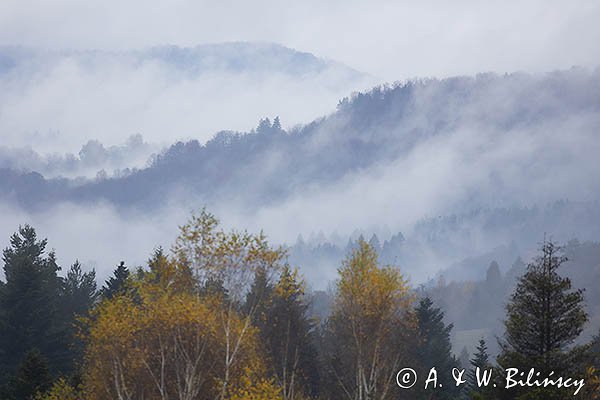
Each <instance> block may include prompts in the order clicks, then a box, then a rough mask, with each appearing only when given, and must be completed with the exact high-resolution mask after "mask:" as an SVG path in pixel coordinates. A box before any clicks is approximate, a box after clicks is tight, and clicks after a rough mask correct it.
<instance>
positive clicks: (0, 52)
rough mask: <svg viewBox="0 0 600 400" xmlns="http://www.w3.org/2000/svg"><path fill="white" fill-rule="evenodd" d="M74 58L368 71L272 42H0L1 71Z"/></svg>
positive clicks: (302, 71) (197, 68)
mask: <svg viewBox="0 0 600 400" xmlns="http://www.w3.org/2000/svg"><path fill="white" fill-rule="evenodd" d="M64 59H71V60H73V61H76V62H79V63H81V64H82V65H85V66H87V67H89V68H94V66H95V64H96V63H99V62H100V63H102V62H104V63H106V62H111V61H117V60H118V61H124V62H127V63H130V64H141V63H150V62H157V63H161V64H163V65H165V66H168V67H172V68H176V69H178V70H180V71H182V72H186V73H191V74H200V73H208V72H211V71H215V70H219V71H229V72H234V73H240V72H251V71H252V72H257V71H259V72H261V73H284V74H289V75H300V76H302V75H306V74H311V73H319V72H322V71H324V70H325V69H327V68H335V69H336V72H337V73H339V74H341V75H346V76H347V77H348V78H352V77H358V76H360V75H364V74H363V73H361V72H359V71H357V70H355V69H353V68H350V67H348V66H346V65H344V64H342V63H339V62H335V61H329V60H325V59H323V58H319V57H317V56H315V55H313V54H311V53H307V52H302V51H297V50H294V49H291V48H289V47H285V46H282V45H279V44H276V43H269V42H227V43H214V44H201V45H197V46H194V47H180V46H175V45H164V46H155V47H150V48H146V49H142V50H123V51H105V50H37V49H35V48H29V47H19V46H0V74H3V73H5V74H6V73H10V72H11V71H13V70H18V69H19V68H24V67H26V68H27V69H29V70H33V69H43V68H45V67H47V65H48V64H52V63H56V62H59V61H61V60H64Z"/></svg>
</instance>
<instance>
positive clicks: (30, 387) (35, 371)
mask: <svg viewBox="0 0 600 400" xmlns="http://www.w3.org/2000/svg"><path fill="white" fill-rule="evenodd" d="M51 386H52V378H51V377H50V371H49V369H48V363H47V362H46V360H45V359H44V357H43V356H42V355H41V353H40V352H39V351H37V350H31V351H30V352H29V353H27V355H26V356H25V359H24V360H23V362H22V363H21V365H20V366H19V369H18V370H17V374H16V377H15V380H14V384H13V391H12V398H13V399H15V400H34V399H35V398H36V395H38V394H41V393H44V392H45V391H46V390H48V389H50V387H51Z"/></svg>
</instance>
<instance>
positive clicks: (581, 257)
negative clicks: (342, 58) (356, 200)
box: [0, 210, 600, 400]
mask: <svg viewBox="0 0 600 400" xmlns="http://www.w3.org/2000/svg"><path fill="white" fill-rule="evenodd" d="M47 244H48V242H47V240H46V239H40V238H38V237H37V234H36V231H35V229H34V228H33V227H31V226H28V225H25V226H22V227H20V228H19V230H18V231H17V232H16V233H15V234H14V235H13V236H12V237H11V239H10V245H9V246H8V247H7V248H6V249H4V252H3V261H4V276H5V280H4V282H2V284H1V286H0V313H1V315H2V319H1V321H2V324H1V325H0V351H1V352H2V358H1V365H0V371H1V375H0V376H1V382H0V383H1V390H2V398H3V399H7V400H12V399H15V400H29V399H35V400H42V399H43V400H50V399H52V400H58V399H61V400H75V399H89V400H95V399H107V400H109V399H110V400H114V399H174V398H177V399H190V400H191V399H221V400H225V399H237V400H241V399H245V400H250V399H253V400H259V399H263V400H275V399H284V400H295V399H296V400H299V399H356V400H363V399H365V400H366V399H392V398H394V399H397V398H406V399H431V398H436V399H459V398H473V399H562V398H565V399H566V398H572V397H573V392H574V390H576V389H577V388H574V387H570V388H566V387H563V388H558V387H554V386H550V387H535V388H533V389H532V388H527V387H521V386H515V387H512V388H510V389H505V388H504V386H503V385H502V384H501V382H502V381H503V380H504V379H508V378H507V374H510V370H511V368H518V369H519V370H521V371H528V370H529V369H530V368H536V371H538V372H540V373H541V374H542V376H547V375H548V374H549V373H550V370H552V371H554V373H556V374H557V376H559V375H560V376H565V377H566V376H570V377H572V378H573V379H578V380H582V381H581V382H583V383H582V385H581V388H579V390H577V394H578V396H579V397H578V398H585V399H588V398H589V399H595V398H597V396H598V394H599V393H600V376H599V375H598V368H600V334H599V333H598V331H596V332H595V335H593V336H592V337H590V338H589V339H586V340H581V338H580V335H581V333H582V332H583V330H584V329H585V328H586V327H587V326H588V325H589V323H590V316H592V315H593V314H594V313H597V311H598V304H600V302H598V300H599V299H598V298H597V296H598V293H595V292H593V291H591V290H590V291H583V290H582V289H581V286H580V285H581V284H583V283H587V284H589V283H590V281H589V280H590V279H597V276H595V275H594V274H596V275H597V271H598V268H597V262H598V261H597V260H598V259H599V258H598V253H599V252H600V245H598V244H594V243H577V242H571V243H568V244H567V245H565V246H564V247H561V246H558V245H557V244H556V243H554V242H552V241H551V240H544V241H543V242H542V243H541V244H540V248H539V250H538V252H537V254H536V255H534V256H533V257H532V258H531V260H528V263H527V264H525V263H524V262H519V263H517V264H515V265H514V266H513V267H512V268H511V269H510V270H509V271H508V272H507V273H506V274H505V275H504V276H503V275H502V273H501V272H500V267H499V266H498V265H497V264H492V265H491V266H490V267H489V268H488V272H487V277H486V280H485V281H482V282H479V283H475V284H464V285H462V286H461V285H446V284H444V283H440V284H438V285H437V286H435V287H430V288H418V287H411V285H410V283H409V282H408V281H407V279H406V277H405V276H404V275H403V271H402V268H399V267H398V266H394V265H389V264H387V263H385V262H382V260H381V257H380V256H379V255H378V249H377V248H376V243H374V241H371V243H368V242H367V241H365V240H363V239H362V238H359V239H358V240H357V241H356V242H355V243H354V244H353V245H352V246H351V248H349V249H348V251H347V254H345V256H344V257H343V258H342V259H340V260H339V263H338V275H337V277H336V279H335V281H334V282H333V286H332V287H331V290H330V293H329V296H330V304H329V305H328V311H327V312H326V313H319V312H316V310H317V309H318V307H316V306H317V304H315V303H317V302H319V301H321V303H322V299H321V300H319V293H314V292H311V291H310V289H309V288H308V287H307V286H306V284H305V282H304V280H303V278H302V275H301V274H300V271H301V270H299V269H297V268H296V267H295V266H292V265H290V264H289V258H288V256H287V254H286V249H284V248H282V247H276V246H273V245H271V244H269V242H268V241H267V238H266V237H265V236H264V234H262V233H260V234H252V233H249V232H247V231H237V230H225V229H224V228H223V227H222V226H221V224H220V222H219V220H218V219H217V218H216V217H215V216H214V215H212V214H210V213H209V212H207V211H206V210H202V211H200V212H198V213H196V214H193V215H192V216H191V218H190V219H189V220H188V222H187V223H186V224H184V225H182V226H181V227H180V230H179V235H178V237H177V238H175V240H174V242H173V245H172V247H171V249H170V250H168V251H167V250H164V249H162V248H157V249H156V250H155V251H154V253H153V254H151V255H150V256H149V259H148V262H147V263H146V265H144V266H135V267H131V266H128V265H126V263H125V262H120V263H119V264H118V265H117V266H116V268H115V270H114V273H113V275H112V276H111V277H110V278H109V279H108V280H107V281H106V282H105V283H104V284H103V285H101V284H99V283H98V282H96V277H95V272H94V271H93V270H86V268H85V267H84V266H82V265H81V264H80V263H79V262H78V261H74V263H73V264H72V265H71V266H70V267H68V268H66V270H65V271H64V272H60V271H61V267H60V266H59V265H57V261H56V254H55V252H54V251H48V249H47ZM568 260H570V261H568ZM300 267H301V266H300ZM586 271H587V272H586ZM585 273H587V274H588V275H587V276H586V275H581V274H585ZM571 276H572V278H571ZM596 287H597V286H596ZM596 292H597V291H596ZM503 296H505V297H506V304H505V307H503V308H502V313H503V318H502V319H503V323H502V325H501V326H500V327H499V328H498V330H497V332H498V337H497V338H495V337H491V336H489V335H487V336H486V335H481V336H479V337H475V338H473V339H472V340H473V342H472V343H469V348H471V349H472V350H471V351H467V350H466V349H463V350H462V351H461V353H460V355H459V356H457V355H456V354H457V351H456V349H453V348H452V341H451V338H452V336H453V331H454V330H455V329H456V326H455V325H454V323H455V322H456V323H457V325H460V326H462V327H466V328H470V327H472V326H468V324H477V322H475V321H478V320H481V321H482V322H484V320H485V318H490V317H489V316H487V315H484V314H476V313H473V312H471V311H470V310H469V309H468V305H469V304H473V303H474V302H485V305H484V309H487V308H488V306H489V311H490V313H491V314H492V313H495V312H496V311H494V310H493V309H494V308H500V307H501V304H502V301H501V300H500V299H501V298H502V297H503ZM548 301H550V302H551V303H548ZM321 305H322V304H321ZM463 306H466V307H463ZM444 310H446V312H444ZM498 312H499V311H498ZM461 313H462V314H461ZM494 315H495V314H494ZM596 315H597V314H596ZM593 318H597V317H593ZM473 326H476V325H473ZM490 347H495V348H498V351H497V352H490V350H489V349H490ZM459 351H460V350H459ZM434 366H435V367H436V368H437V371H438V374H439V378H438V379H439V382H440V383H443V385H438V386H434V387H431V386H430V387H428V388H427V389H425V387H424V386H422V383H423V381H424V380H425V379H424V377H425V376H427V375H428V372H427V371H430V369H431V368H432V367H434ZM406 367H410V368H413V369H414V370H415V371H416V373H417V374H418V376H419V377H420V379H421V381H420V383H419V384H418V385H415V386H413V387H412V388H410V389H405V390H402V389H401V388H400V386H399V384H400V383H402V382H403V381H402V382H401V381H400V380H399V379H400V378H398V376H399V372H400V371H401V370H402V369H403V368H406ZM453 368H458V369H459V370H462V369H464V370H465V375H464V376H465V379H464V383H463V384H461V385H460V386H456V385H454V384H453V383H454V379H455V378H453V375H452V371H453ZM477 368H479V369H480V370H483V369H486V370H489V371H492V378H491V379H492V381H491V382H493V383H494V384H497V385H491V384H490V385H479V384H478V383H477V382H478V379H479V378H478V373H477ZM544 374H545V375H544ZM402 379H403V378H402Z"/></svg>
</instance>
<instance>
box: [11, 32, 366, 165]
mask: <svg viewBox="0 0 600 400" xmlns="http://www.w3.org/2000/svg"><path fill="white" fill-rule="evenodd" d="M2 62H4V65H5V67H4V68H2V67H3V65H2ZM228 63H229V64H232V65H228ZM375 82H376V80H375V79H374V78H372V77H370V76H368V75H366V74H361V73H359V72H357V71H354V70H352V69H351V68H349V67H346V66H343V65H341V64H337V63H334V62H330V61H325V60H319V59H318V58H316V57H314V56H312V55H308V54H306V53H300V52H295V51H293V50H291V49H286V48H284V47H281V46H276V45H271V44H268V43H239V44H236V43H231V44H221V45H215V46H204V47H198V48H190V49H185V48H178V47H159V48H150V49H141V50H139V51H138V50H136V51H133V50H132V51H125V52H102V51H93V49H92V50H90V51H84V52H73V51H57V52H48V51H44V50H38V49H29V48H14V47H11V48H4V49H2V48H0V110H1V111H2V118H0V134H1V136H2V143H1V145H2V146H4V147H11V148H32V149H33V150H34V151H36V152H38V153H41V154H52V153H66V152H71V153H76V152H77V151H79V149H80V147H81V146H82V145H84V144H85V143H86V142H88V141H89V140H98V141H100V142H101V143H103V144H104V145H105V146H113V145H117V144H121V143H123V142H125V141H126V139H127V138H128V137H130V136H131V135H135V134H140V135H142V136H143V138H144V140H145V141H146V142H148V143H149V144H151V145H153V147H154V148H160V147H163V146H166V145H170V144H172V143H173V142H175V141H176V140H180V139H189V138H195V139H199V140H201V141H205V140H207V139H209V138H210V137H211V136H212V135H213V134H214V133H215V132H217V131H219V130H249V129H251V128H252V127H253V126H255V125H256V123H257V122H258V120H259V118H262V117H265V116H270V117H272V118H273V117H274V116H277V115H279V116H281V118H282V120H284V121H286V124H289V126H292V125H295V124H298V123H301V122H306V121H309V120H311V119H314V118H316V117H318V116H320V115H323V114H326V113H328V112H331V111H332V110H333V109H334V108H335V105H336V103H337V101H338V100H339V99H340V98H341V97H343V96H346V95H348V94H349V93H351V92H352V91H355V90H365V89H367V88H369V87H370V86H372V85H373V84H374V83H375ZM146 155H147V156H148V155H149V154H146ZM132 166H133V165H132Z"/></svg>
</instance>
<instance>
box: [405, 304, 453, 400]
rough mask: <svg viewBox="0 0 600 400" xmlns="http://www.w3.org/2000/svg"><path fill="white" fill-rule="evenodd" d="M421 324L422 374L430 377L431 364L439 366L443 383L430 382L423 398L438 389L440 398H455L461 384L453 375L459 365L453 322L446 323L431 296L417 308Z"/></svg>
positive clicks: (436, 393) (419, 355) (419, 357)
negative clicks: (433, 383)
mask: <svg viewBox="0 0 600 400" xmlns="http://www.w3.org/2000/svg"><path fill="white" fill-rule="evenodd" d="M415 313H416V316H417V321H418V326H417V335H418V338H419V344H418V345H417V348H416V359H417V362H418V363H419V366H420V370H421V373H419V374H418V375H419V376H423V377H427V374H428V373H429V370H430V368H432V367H435V368H436V370H437V376H438V384H439V383H441V384H442V385H443V386H442V387H439V386H438V388H436V389H432V387H431V386H430V387H429V388H428V389H427V390H426V391H423V392H422V393H421V395H420V397H419V398H430V397H429V396H431V395H432V393H434V396H435V398H436V399H455V398H456V397H457V396H458V394H459V392H460V387H458V388H457V387H456V385H455V384H454V379H453V377H452V369H453V368H458V367H459V365H458V360H456V358H455V357H454V356H453V355H452V344H451V343H450V334H451V332H452V328H453V324H448V325H446V324H445V323H444V313H443V312H442V311H441V310H440V309H439V308H437V307H434V305H433V301H431V299H430V298H429V297H424V298H422V299H421V300H420V301H419V304H418V305H417V307H416V309H415Z"/></svg>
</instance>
